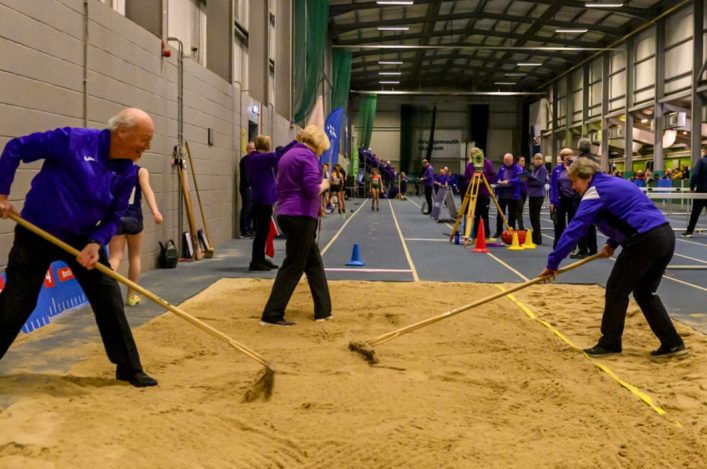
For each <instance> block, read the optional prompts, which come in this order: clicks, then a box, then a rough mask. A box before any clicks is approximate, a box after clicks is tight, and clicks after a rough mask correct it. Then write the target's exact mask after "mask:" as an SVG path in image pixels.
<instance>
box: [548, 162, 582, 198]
mask: <svg viewBox="0 0 707 469" xmlns="http://www.w3.org/2000/svg"><path fill="white" fill-rule="evenodd" d="M560 196H562V197H563V198H568V199H579V195H578V194H577V193H576V192H575V191H574V189H572V181H570V178H569V177H568V176H567V168H565V165H564V164H562V163H560V164H558V165H557V166H555V167H554V168H553V170H552V174H550V203H551V204H552V205H554V206H555V207H557V206H558V205H560Z"/></svg>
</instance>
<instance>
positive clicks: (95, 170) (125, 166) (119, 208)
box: [0, 108, 157, 387]
mask: <svg viewBox="0 0 707 469" xmlns="http://www.w3.org/2000/svg"><path fill="white" fill-rule="evenodd" d="M109 126H110V128H109V129H105V130H98V129H84V128H71V127H64V128H61V129H56V130H50V131H47V132H37V133H33V134H30V135H26V136H24V137H18V138H14V139H12V140H10V141H9V142H8V143H7V145H5V149H4V151H3V153H2V156H0V216H1V217H2V218H7V217H8V216H9V214H10V213H11V212H14V208H13V206H12V204H11V203H10V202H9V200H8V195H9V194H10V186H11V184H12V180H13V179H14V176H15V172H16V170H17V167H18V165H19V164H20V162H24V163H31V162H33V161H36V160H39V159H43V160H44V164H43V165H42V169H41V170H40V171H39V173H37V175H36V176H35V177H34V179H33V180H32V188H31V189H30V191H29V193H28V194H27V196H26V199H25V203H24V207H23V209H22V216H23V217H24V218H25V219H26V220H27V221H29V222H30V223H33V224H34V225H36V226H38V227H39V228H42V229H44V230H45V231H48V232H49V233H50V234H52V235H54V236H56V237H57V238H59V239H61V240H62V241H65V242H66V243H68V244H70V245H71V246H73V247H74V248H76V249H77V250H79V251H80V253H79V255H78V256H77V257H73V256H72V255H70V254H68V253H67V252H66V251H64V250H62V249H60V248H59V247H57V246H55V245H54V244H52V243H50V242H49V241H46V240H45V239H44V238H42V237H40V236H37V235H35V234H33V233H32V232H31V231H29V230H27V229H25V228H23V227H22V226H20V225H18V226H17V227H15V239H14V242H13V245H12V249H11V250H10V255H9V260H8V264H7V269H6V270H5V273H6V275H7V281H6V284H5V288H4V289H3V290H2V293H0V358H2V357H3V356H4V355H5V353H6V352H7V350H8V348H9V347H10V345H11V344H12V342H13V341H14V340H15V337H17V334H18V333H19V332H20V329H21V328H22V325H23V324H24V323H25V321H26V320H27V318H28V317H29V315H30V314H31V313H32V310H33V309H34V307H35V305H36V304H37V298H38V296H39V291H40V289H41V288H42V283H43V282H44V276H45V274H46V272H47V268H48V267H49V265H50V264H51V263H52V262H53V261H56V260H61V261H64V262H66V263H67V264H68V265H69V267H70V268H71V271H72V272H73V274H74V276H75V277H76V280H77V281H78V282H79V285H81V288H82V289H83V291H84V293H85V295H86V297H87V298H88V301H89V303H90V304H91V308H92V309H93V314H94V315H95V316H96V323H97V324H98V329H99V331H100V333H101V338H102V339H103V345H104V346H105V349H106V353H107V354H108V359H109V360H110V361H111V362H112V363H114V364H116V365H117V369H116V375H115V376H116V379H118V380H122V381H128V382H130V384H132V385H133V386H137V387H145V386H154V385H156V384H157V381H155V380H154V379H152V378H151V377H150V376H148V375H147V374H145V372H144V371H143V369H142V365H141V364H140V357H139V355H138V351H137V346H136V345H135V341H134V340H133V335H132V333H131V331H130V326H129V325H128V321H127V319H126V318H125V310H124V307H123V300H122V295H121V293H120V287H119V286H118V283H117V282H116V281H115V280H114V279H113V278H111V277H109V276H107V275H104V274H103V273H101V272H100V271H99V270H98V269H94V266H95V265H96V263H97V262H100V263H101V264H103V265H106V266H108V258H107V256H106V254H105V250H104V249H102V247H103V246H104V245H105V244H106V243H108V241H110V239H111V238H112V237H113V235H114V234H115V232H116V228H117V226H118V223H119V222H120V216H121V215H122V214H123V213H124V212H125V211H126V209H127V208H128V200H129V198H130V194H131V192H132V190H133V187H134V185H135V180H136V171H137V170H136V167H135V165H134V163H135V162H137V161H138V160H139V159H140V157H141V156H142V154H143V152H144V151H145V150H147V149H149V148H150V141H151V140H152V135H153V133H154V124H153V122H152V119H151V118H150V116H148V115H147V114H146V113H145V112H144V111H141V110H140V109H135V108H128V109H124V110H123V111H121V112H120V113H119V114H118V115H116V116H114V117H113V118H111V119H110V121H109Z"/></svg>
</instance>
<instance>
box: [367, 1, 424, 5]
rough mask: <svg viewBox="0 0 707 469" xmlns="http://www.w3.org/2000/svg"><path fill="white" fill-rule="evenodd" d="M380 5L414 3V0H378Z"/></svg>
mask: <svg viewBox="0 0 707 469" xmlns="http://www.w3.org/2000/svg"><path fill="white" fill-rule="evenodd" d="M376 3H377V4H378V5H412V4H414V3H415V2H414V1H413V0H376Z"/></svg>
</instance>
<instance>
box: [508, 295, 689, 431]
mask: <svg viewBox="0 0 707 469" xmlns="http://www.w3.org/2000/svg"><path fill="white" fill-rule="evenodd" d="M496 286H497V287H498V289H499V290H501V291H505V290H506V289H505V288H503V287H502V286H501V285H496ZM506 296H507V297H508V299H509V300H511V301H512V302H513V303H515V304H516V306H518V308H520V310H521V311H523V312H524V313H525V314H526V315H527V316H528V317H529V318H530V319H532V320H533V321H537V322H539V323H540V324H542V325H543V326H545V327H546V328H548V329H549V330H550V331H551V332H552V333H553V334H555V335H556V336H557V337H559V338H560V340H562V341H563V342H564V343H566V344H567V345H569V346H570V347H572V348H573V349H575V350H577V351H581V350H582V349H580V348H579V347H577V346H576V345H575V344H574V343H573V342H572V341H571V340H570V339H569V338H568V337H567V336H565V335H564V334H563V333H562V332H560V330H559V329H557V328H556V327H555V326H553V325H552V324H550V323H549V322H547V321H544V320H542V319H540V318H538V317H537V315H536V314H535V313H534V312H533V311H531V309H530V308H528V307H527V306H526V305H524V304H523V303H521V302H520V301H518V299H517V298H516V297H515V296H513V295H512V294H509V295H506ZM582 354H583V355H584V356H585V358H586V359H587V360H589V361H590V362H591V363H592V364H593V365H594V366H596V367H597V368H599V369H600V370H601V371H603V372H604V373H606V374H607V375H608V376H609V377H610V378H611V379H613V380H614V381H616V382H617V383H618V384H620V385H621V386H622V387H624V388H625V389H627V390H628V391H629V392H630V393H631V394H633V395H634V396H636V397H637V398H638V399H640V400H641V401H643V402H644V403H645V404H646V405H648V407H650V408H651V409H653V411H654V412H656V413H657V414H658V415H660V416H664V417H665V416H666V412H665V409H663V408H662V407H660V406H658V405H657V404H656V403H655V402H653V398H652V397H651V396H650V395H649V394H647V393H646V392H644V391H643V390H641V389H640V388H638V387H636V386H634V385H633V384H631V383H629V382H627V381H625V380H623V379H621V378H620V377H619V376H618V375H617V374H616V373H614V372H613V371H612V370H611V369H610V368H609V367H608V366H606V365H604V364H603V363H601V362H599V361H598V360H596V359H594V358H592V357H590V356H589V355H587V354H586V353H585V352H583V351H582ZM666 418H668V417H666ZM669 420H672V419H669ZM672 421H673V423H675V424H676V425H677V426H678V427H682V425H681V424H680V422H678V421H677V420H672Z"/></svg>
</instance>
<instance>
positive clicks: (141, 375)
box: [115, 370, 157, 388]
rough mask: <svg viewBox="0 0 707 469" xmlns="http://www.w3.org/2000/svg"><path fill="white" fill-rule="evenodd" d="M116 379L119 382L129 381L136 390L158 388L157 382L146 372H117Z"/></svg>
mask: <svg viewBox="0 0 707 469" xmlns="http://www.w3.org/2000/svg"><path fill="white" fill-rule="evenodd" d="M115 379H117V380H118V381H127V382H128V383H130V384H132V385H133V386H135V387H136V388H146V387H148V386H157V380H156V379H154V378H151V377H150V376H148V375H147V374H145V372H144V371H121V370H116V372H115Z"/></svg>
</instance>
